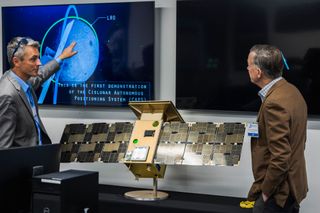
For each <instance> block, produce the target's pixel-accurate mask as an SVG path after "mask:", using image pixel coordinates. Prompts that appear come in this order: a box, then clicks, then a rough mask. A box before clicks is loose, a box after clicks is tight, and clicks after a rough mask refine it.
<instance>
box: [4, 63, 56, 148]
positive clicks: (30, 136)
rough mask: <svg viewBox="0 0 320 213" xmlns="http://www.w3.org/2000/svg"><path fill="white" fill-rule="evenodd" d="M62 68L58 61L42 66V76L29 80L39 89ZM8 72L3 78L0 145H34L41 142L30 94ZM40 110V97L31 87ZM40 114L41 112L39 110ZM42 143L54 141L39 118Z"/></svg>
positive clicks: (7, 146)
mask: <svg viewBox="0 0 320 213" xmlns="http://www.w3.org/2000/svg"><path fill="white" fill-rule="evenodd" d="M58 69H59V64H58V63H57V61H56V60H52V61H50V62H49V63H47V64H45V65H44V66H41V67H40V69H39V76H37V77H32V78H30V79H29V83H30V84H31V85H32V87H33V89H37V88H38V87H39V86H40V85H41V84H42V83H43V82H45V81H46V80H47V79H48V78H49V77H50V76H51V75H52V74H53V73H55V72H56V71H57V70H58ZM9 71H10V70H8V71H7V72H5V73H4V74H3V76H2V77H1V79H0V148H9V147H14V146H35V145H37V144H38V133H37V127H36V124H35V122H34V119H33V115H32V110H31V107H30V104H29V102H28V99H27V96H26V94H25V92H24V91H23V89H22V88H21V86H20V84H19V83H18V82H17V81H16V79H15V78H13V77H12V76H11V75H9ZM32 93H33V94H32V95H33V98H34V100H35V103H36V109H37V112H38V105H37V97H36V95H35V93H34V91H33V90H32ZM38 114H39V112H38ZM40 127H41V136H42V142H43V144H48V143H51V141H50V138H49V136H48V134H47V132H46V130H45V128H44V126H43V124H42V121H41V119H40Z"/></svg>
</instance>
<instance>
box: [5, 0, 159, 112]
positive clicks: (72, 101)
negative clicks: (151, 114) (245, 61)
mask: <svg viewBox="0 0 320 213" xmlns="http://www.w3.org/2000/svg"><path fill="white" fill-rule="evenodd" d="M2 33H3V35H2V38H3V47H6V46H7V44H8V42H9V41H10V40H11V39H12V38H13V37H15V36H23V37H31V38H33V39H34V40H38V41H39V42H40V44H41V48H40V54H41V62H42V64H45V63H46V62H47V61H49V60H52V59H54V58H56V57H57V56H58V55H60V54H61V52H62V51H63V49H64V48H65V47H67V46H68V45H69V44H70V43H71V42H72V41H76V42H77V45H76V47H75V50H77V51H78V54H77V55H75V56H74V57H72V58H69V59H66V60H64V61H63V62H62V64H61V68H60V70H59V71H58V72H57V73H55V74H54V75H53V76H51V78H50V79H49V80H48V81H47V82H45V83H44V84H43V85H42V87H41V88H40V89H39V90H38V91H37V93H38V95H39V96H38V99H39V104H49V105H50V104H54V105H55V104H59V105H87V106H127V103H128V101H146V100H152V99H153V96H154V2H130V3H99V4H77V5H46V6H15V7H2ZM6 56H7V54H6V48H3V68H4V70H7V69H9V68H10V67H9V63H8V59H7V58H6Z"/></svg>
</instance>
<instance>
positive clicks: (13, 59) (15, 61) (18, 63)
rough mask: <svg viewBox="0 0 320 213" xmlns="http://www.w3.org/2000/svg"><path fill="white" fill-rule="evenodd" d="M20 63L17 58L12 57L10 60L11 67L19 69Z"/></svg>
mask: <svg viewBox="0 0 320 213" xmlns="http://www.w3.org/2000/svg"><path fill="white" fill-rule="evenodd" d="M20 61H21V60H20V59H19V58H18V57H16V56H14V57H13V58H12V64H13V67H19V65H20Z"/></svg>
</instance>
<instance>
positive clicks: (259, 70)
mask: <svg viewBox="0 0 320 213" xmlns="http://www.w3.org/2000/svg"><path fill="white" fill-rule="evenodd" d="M257 71H258V78H261V76H262V74H263V72H262V70H261V69H260V68H259V67H257Z"/></svg>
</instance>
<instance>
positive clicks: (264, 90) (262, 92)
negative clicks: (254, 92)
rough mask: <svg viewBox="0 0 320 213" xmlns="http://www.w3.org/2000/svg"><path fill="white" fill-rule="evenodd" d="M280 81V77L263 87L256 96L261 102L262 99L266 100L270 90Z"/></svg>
mask: <svg viewBox="0 0 320 213" xmlns="http://www.w3.org/2000/svg"><path fill="white" fill-rule="evenodd" d="M281 79H282V77H281V76H280V77H278V78H275V79H273V80H272V81H271V82H269V83H268V84H267V85H265V86H264V87H263V88H262V89H261V90H260V91H259V92H258V95H259V96H260V98H261V101H262V102H263V101H264V99H265V98H266V95H267V93H268V92H269V90H270V88H271V87H272V86H273V85H274V84H275V83H277V82H278V81H280V80H281Z"/></svg>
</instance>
